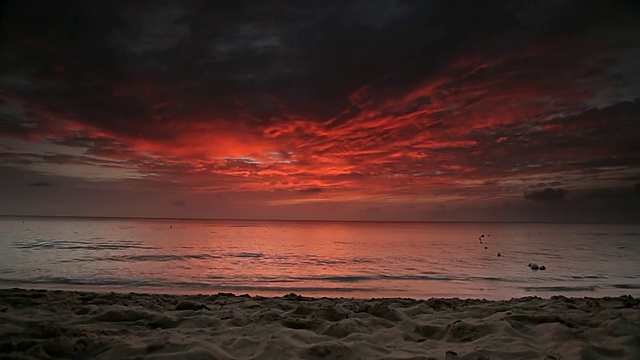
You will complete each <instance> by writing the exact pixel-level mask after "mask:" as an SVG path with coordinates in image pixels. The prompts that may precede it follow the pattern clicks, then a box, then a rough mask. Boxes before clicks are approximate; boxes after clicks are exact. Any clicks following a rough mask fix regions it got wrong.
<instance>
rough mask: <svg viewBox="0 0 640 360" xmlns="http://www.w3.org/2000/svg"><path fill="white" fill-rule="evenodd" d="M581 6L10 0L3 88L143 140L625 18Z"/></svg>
mask: <svg viewBox="0 0 640 360" xmlns="http://www.w3.org/2000/svg"><path fill="white" fill-rule="evenodd" d="M580 4H581V8H580V11H577V10H574V8H575V6H573V5H574V4H572V3H570V2H569V3H565V4H562V3H557V2H541V3H538V4H537V5H531V4H529V3H525V2H521V3H517V2H516V3H514V2H501V1H489V2H476V1H465V2H447V1H431V2H404V1H373V2H369V1H365V2H363V1H347V2H311V3H309V2H297V1H289V2H286V1H285V2H279V3H277V4H268V3H264V2H254V3H242V4H240V3H234V2H228V3H227V2H206V1H202V2H201V1H195V2H194V1H190V2H187V1H161V2H125V3H122V4H120V6H112V4H109V3H104V2H97V1H66V2H49V1H41V2H21V1H13V2H12V1H9V2H6V5H5V9H4V14H5V15H4V19H3V25H2V26H3V34H4V35H3V43H4V45H3V46H2V50H3V52H4V53H5V54H6V55H5V59H6V60H5V61H4V64H3V66H2V68H3V73H5V75H6V74H11V76H10V79H7V80H9V81H5V85H4V86H3V89H2V90H3V91H4V93H5V94H7V95H5V96H8V97H10V98H16V99H19V100H23V101H26V100H28V101H30V102H32V103H34V104H36V106H37V107H38V110H42V111H45V112H46V113H51V112H53V113H55V114H57V115H62V116H66V117H68V118H70V119H76V120H78V121H80V122H83V123H88V124H93V125H96V126H99V127H100V128H103V129H107V130H110V131H113V132H115V133H117V134H121V135H127V136H134V137H135V136H141V135H144V136H145V137H147V138H151V139H154V138H156V139H168V138H172V137H174V136H175V135H176V133H179V132H180V131H181V128H180V127H179V126H171V124H169V125H167V124H166V123H167V122H168V123H171V121H172V120H176V119H180V122H181V123H183V124H184V123H185V122H186V123H188V122H190V121H195V119H202V118H203V117H205V114H206V121H221V120H223V119H227V120H229V121H234V122H237V121H249V122H253V121H256V120H260V121H269V119H270V118H272V117H282V116H283V115H284V114H285V113H296V114H298V115H299V116H305V117H308V118H309V119H317V120H326V119H329V118H332V117H334V116H337V115H338V114H339V113H340V112H341V111H342V110H344V109H345V108H348V107H349V106H351V103H350V100H349V97H350V95H351V94H352V93H354V91H356V90H357V89H359V88H360V87H362V86H364V85H368V86H370V87H372V88H374V89H375V90H372V92H371V93H370V96H371V97H372V99H373V100H374V101H381V100H382V99H384V98H386V97H387V96H388V95H390V94H394V93H395V92H397V91H398V90H399V89H405V88H410V87H412V86H416V85H417V84H419V83H420V82H421V81H424V80H425V79H429V78H431V77H434V76H437V74H438V72H439V70H440V69H441V68H442V67H443V66H445V65H446V64H448V63H449V62H451V61H452V60H454V59H455V58H456V57H458V56H459V55H460V54H461V53H462V49H463V48H466V49H474V48H477V47H479V46H480V47H482V48H483V49H484V50H485V51H486V52H488V53H491V52H498V51H499V52H508V51H509V50H510V49H509V47H514V46H516V44H517V43H519V42H521V41H523V38H524V39H528V40H531V41H534V40H535V39H536V37H538V36H543V35H544V36H550V35H558V36H562V35H566V34H568V33H571V34H575V33H581V32H586V31H589V30H590V29H591V27H592V26H599V25H602V26H605V25H610V24H614V22H615V21H623V22H624V21H625V19H626V20H628V19H627V18H628V17H629V15H625V17H624V18H623V19H619V18H618V15H617V14H618V13H616V15H615V16H613V15H609V16H607V15H599V16H597V17H596V19H595V20H596V21H595V25H594V24H592V23H590V22H589V21H593V15H594V14H600V11H601V10H602V8H603V7H604V5H602V4H598V3H589V4H586V5H585V4H583V3H582V2H581V3H580ZM619 6H622V5H619ZM631 10H633V9H628V11H630V12H632V11H631ZM542 19H544V21H543V20H542ZM567 19H569V23H567ZM505 36H506V37H505ZM509 37H514V40H509ZM516 38H517V40H516ZM495 39H501V40H500V41H499V42H496V40H495ZM425 101H426V102H427V103H428V102H429V101H430V100H429V98H425ZM416 106H419V104H415V103H413V104H408V105H407V108H406V109H405V110H404V111H411V109H413V108H415V107H416ZM174 125H175V124H174ZM7 126H9V127H12V128H11V129H9V130H11V131H13V132H24V131H36V130H35V129H28V128H23V127H20V126H16V125H15V122H13V121H12V122H11V123H10V124H9V125H5V127H7ZM12 129H13V130H12ZM11 131H10V132H11Z"/></svg>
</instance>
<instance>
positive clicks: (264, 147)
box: [0, 1, 640, 221]
mask: <svg viewBox="0 0 640 360" xmlns="http://www.w3.org/2000/svg"><path fill="white" fill-rule="evenodd" d="M72 4H73V5H72ZM118 4H119V5H117V6H114V7H109V8H105V6H106V5H105V4H100V3H98V2H90V1H89V2H78V3H71V2H70V3H65V4H62V5H61V4H51V3H47V2H43V3H42V4H40V5H41V6H39V7H32V6H26V5H25V4H23V3H21V2H18V1H15V2H12V1H9V2H7V5H5V9H4V14H5V15H4V19H3V21H2V34H3V35H2V37H3V39H2V44H3V45H2V53H3V54H6V55H3V56H4V60H3V61H4V64H5V65H3V67H2V75H1V78H2V82H1V83H2V85H1V88H0V90H1V93H0V96H1V99H2V104H1V106H0V114H1V115H2V118H1V119H0V169H2V171H3V176H2V178H0V185H2V190H1V192H0V196H2V197H3V198H4V199H5V201H3V202H2V206H1V207H0V213H2V214H37V215H97V216H102V215H107V216H171V217H173V216H176V217H217V218H278V219H286V218H295V219H347V220H353V219H356V220H357V219H372V220H496V221H500V220H519V221H537V220H544V221H598V220H602V221H630V220H633V219H637V218H636V215H638V214H640V199H639V195H638V185H637V184H638V183H640V167H639V165H640V146H639V145H638V144H640V141H639V140H640V135H638V134H640V102H639V101H638V100H637V99H638V96H640V95H639V94H640V91H639V90H640V72H638V70H637V69H636V67H635V66H634V65H633V64H636V63H639V62H640V42H639V41H638V40H637V39H638V38H640V37H638V36H635V37H634V36H632V35H631V34H636V35H637V34H640V27H639V26H638V24H637V22H636V21H635V20H634V19H636V17H634V16H635V15H640V14H639V13H638V8H637V7H634V6H632V5H629V4H626V5H625V6H623V4H622V3H620V4H618V3H612V4H590V3H589V4H587V3H584V2H567V3H562V4H560V3H558V2H554V1H550V2H541V3H539V4H537V5H535V6H533V5H514V4H513V3H512V2H495V3H494V2H492V3H490V4H489V3H484V4H479V3H475V2H470V3H468V4H464V5H463V4H462V3H456V4H452V3H450V2H425V3H423V4H412V3H405V2H401V1H372V2H341V3H340V4H333V5H327V4H324V3H323V5H319V4H316V5H313V6H308V5H303V4H300V3H299V2H291V3H286V2H285V3H282V4H280V5H277V6H275V5H266V4H264V3H262V2H258V3H255V4H254V6H251V7H246V6H244V7H243V6H238V7H234V6H228V7H217V6H215V5H214V4H210V3H207V2H199V1H185V2H173V3H170V4H164V3H163V4H155V3H149V4H143V3H128V2H122V3H118ZM60 24H62V25H60ZM567 213H571V214H573V215H567ZM638 218H640V217H638Z"/></svg>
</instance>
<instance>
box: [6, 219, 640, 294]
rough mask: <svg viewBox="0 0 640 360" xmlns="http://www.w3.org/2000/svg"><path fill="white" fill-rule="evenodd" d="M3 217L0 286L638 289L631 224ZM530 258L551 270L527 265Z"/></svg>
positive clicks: (637, 238)
mask: <svg viewBox="0 0 640 360" xmlns="http://www.w3.org/2000/svg"><path fill="white" fill-rule="evenodd" d="M0 226H1V228H0V286H4V287H9V286H25V287H47V288H66V289H69V288H78V289H79V288H83V289H96V288H98V289H100V290H124V291H129V290H135V291H154V292H158V291H159V292H169V293H215V292H219V291H224V292H235V293H249V294H252V295H257V294H259V295H282V294H284V293H288V292H296V293H301V294H304V295H308V296H346V297H416V298H427V297H433V296H436V297H454V296H458V297H480V298H489V299H504V298H511V297H519V296H532V295H537V296H543V297H548V296H552V295H556V294H562V295H566V296H609V295H612V296H614V295H622V294H631V295H634V296H638V295H640V271H639V270H637V269H638V268H640V266H638V264H640V246H639V245H640V231H639V229H638V226H637V225H577V224H499V223H362V222H284V221H276V222H266V221H193V220H139V219H60V218H57V219H54V218H3V219H0ZM481 235H485V236H484V237H482V238H481V237H480V236H481ZM481 241H482V244H481V243H480V242H481ZM485 246H486V247H487V249H485ZM498 252H499V253H500V254H501V256H497V253H498ZM530 262H536V263H539V264H544V265H545V266H546V267H547V268H548V270H547V271H537V272H535V271H531V270H530V269H529V268H528V267H527V264H528V263H530Z"/></svg>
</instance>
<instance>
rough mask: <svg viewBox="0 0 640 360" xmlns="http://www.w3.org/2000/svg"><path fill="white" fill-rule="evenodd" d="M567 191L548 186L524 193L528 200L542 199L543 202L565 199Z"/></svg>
mask: <svg viewBox="0 0 640 360" xmlns="http://www.w3.org/2000/svg"><path fill="white" fill-rule="evenodd" d="M565 195H566V191H564V190H563V189H552V188H546V189H544V190H534V191H531V192H527V193H525V194H524V198H525V199H527V200H533V201H541V202H548V201H550V202H554V201H562V200H564V198H565Z"/></svg>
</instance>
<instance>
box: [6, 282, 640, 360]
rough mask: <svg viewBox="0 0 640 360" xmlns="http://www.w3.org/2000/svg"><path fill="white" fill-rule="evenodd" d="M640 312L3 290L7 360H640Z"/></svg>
mask: <svg viewBox="0 0 640 360" xmlns="http://www.w3.org/2000/svg"><path fill="white" fill-rule="evenodd" d="M639 334H640V301H638V299H636V298H632V297H627V296H623V297H617V298H582V299H577V298H565V297H553V298H551V299H542V298H521V299H512V300H509V301H486V300H461V299H429V300H413V299H348V298H340V299H331V298H308V297H303V296H299V295H295V294H289V295H286V296H283V297H276V298H266V297H250V296H247V295H244V296H243V295H241V296H236V295H233V294H224V293H220V294H217V295H195V296H186V295H158V294H137V293H129V294H124V293H91V292H71V291H45V290H23V289H5V290H0V358H2V359H21V358H40V359H50V358H69V359H89V358H91V359H138V358H145V359H147V358H148V359H494V360H495V359H640V335H639Z"/></svg>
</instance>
